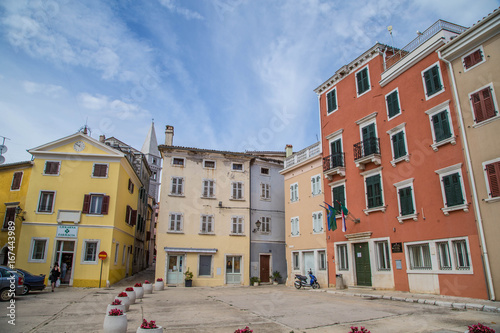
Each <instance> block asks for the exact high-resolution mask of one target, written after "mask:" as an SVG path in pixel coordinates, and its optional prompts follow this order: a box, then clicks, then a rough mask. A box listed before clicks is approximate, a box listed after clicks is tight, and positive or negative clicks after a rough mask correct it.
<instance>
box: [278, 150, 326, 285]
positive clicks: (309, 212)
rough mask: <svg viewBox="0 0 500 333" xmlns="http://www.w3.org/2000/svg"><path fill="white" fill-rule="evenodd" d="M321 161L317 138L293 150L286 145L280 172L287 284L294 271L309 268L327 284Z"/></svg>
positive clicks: (301, 272)
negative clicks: (304, 146)
mask: <svg viewBox="0 0 500 333" xmlns="http://www.w3.org/2000/svg"><path fill="white" fill-rule="evenodd" d="M322 162H323V161H322V155H321V144H320V142H317V143H315V144H313V145H311V146H309V147H307V148H305V149H302V150H301V151H298V152H296V153H293V154H292V146H287V147H286V159H285V168H284V169H283V170H282V171H281V172H280V173H281V174H282V175H283V176H284V177H285V221H286V223H285V226H286V229H285V235H286V261H287V266H288V279H287V285H293V283H294V278H295V274H300V275H307V272H308V271H309V270H311V271H312V272H313V274H314V275H315V276H316V278H317V279H318V282H319V284H320V285H321V286H322V287H328V269H327V268H328V267H327V264H328V263H327V258H326V231H325V227H326V224H325V220H326V217H325V209H323V208H321V206H324V205H325V204H324V203H323V201H324V194H323V185H322V180H323V167H322V166H323V164H322Z"/></svg>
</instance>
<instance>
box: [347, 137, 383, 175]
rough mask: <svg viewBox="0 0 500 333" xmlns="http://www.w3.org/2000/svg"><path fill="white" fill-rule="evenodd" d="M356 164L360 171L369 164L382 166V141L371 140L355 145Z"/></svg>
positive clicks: (377, 139)
mask: <svg viewBox="0 0 500 333" xmlns="http://www.w3.org/2000/svg"><path fill="white" fill-rule="evenodd" d="M353 148H354V163H356V167H358V168H359V169H360V170H364V169H365V165H366V164H368V163H375V165H380V164H381V160H380V139H379V138H369V139H366V140H363V141H361V142H358V143H356V144H354V147H353Z"/></svg>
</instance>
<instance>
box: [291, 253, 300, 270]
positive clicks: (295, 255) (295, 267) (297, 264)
mask: <svg viewBox="0 0 500 333" xmlns="http://www.w3.org/2000/svg"><path fill="white" fill-rule="evenodd" d="M292 257H293V259H292V261H293V270H295V271H298V270H299V269H300V260H299V259H300V257H299V253H298V252H293V253H292Z"/></svg>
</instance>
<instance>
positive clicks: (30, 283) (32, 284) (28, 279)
mask: <svg viewBox="0 0 500 333" xmlns="http://www.w3.org/2000/svg"><path fill="white" fill-rule="evenodd" d="M16 270H17V271H18V272H19V273H21V274H22V275H23V276H24V284H23V295H26V294H27V293H29V292H30V291H31V290H43V289H45V274H40V275H34V274H31V273H30V272H28V271H26V270H24V269H21V268H16Z"/></svg>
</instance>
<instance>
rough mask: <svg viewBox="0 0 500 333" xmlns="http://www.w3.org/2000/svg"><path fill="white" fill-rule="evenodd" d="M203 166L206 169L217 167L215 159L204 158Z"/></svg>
mask: <svg viewBox="0 0 500 333" xmlns="http://www.w3.org/2000/svg"><path fill="white" fill-rule="evenodd" d="M203 167H204V168H205V169H215V161H208V160H203Z"/></svg>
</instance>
